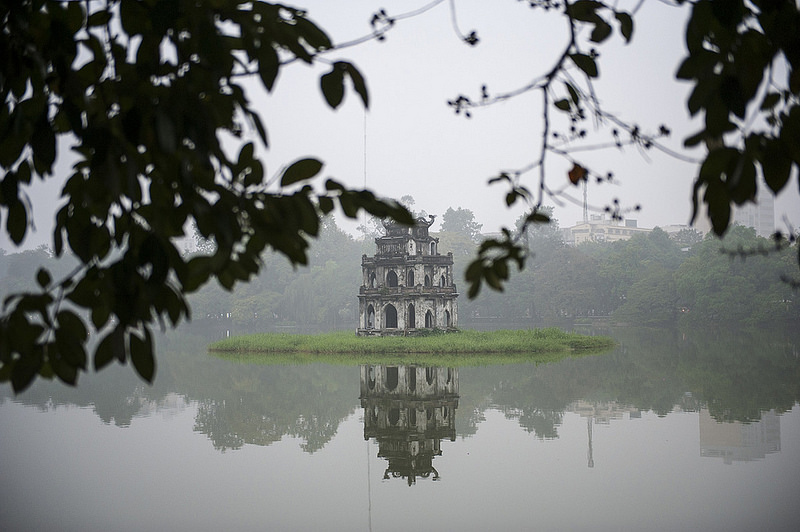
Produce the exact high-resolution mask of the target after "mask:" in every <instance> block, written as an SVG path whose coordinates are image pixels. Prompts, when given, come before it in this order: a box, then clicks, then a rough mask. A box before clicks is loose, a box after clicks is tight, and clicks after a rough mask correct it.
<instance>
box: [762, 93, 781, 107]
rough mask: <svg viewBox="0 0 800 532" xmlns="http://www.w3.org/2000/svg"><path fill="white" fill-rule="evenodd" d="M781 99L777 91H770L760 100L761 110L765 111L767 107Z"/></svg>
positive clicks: (772, 105) (774, 104)
mask: <svg viewBox="0 0 800 532" xmlns="http://www.w3.org/2000/svg"><path fill="white" fill-rule="evenodd" d="M779 101H781V95H780V94H779V93H777V92H770V93H769V94H767V95H766V96H764V99H763V100H762V101H761V110H762V111H766V110H768V109H772V108H773V107H775V106H776V105H778V102H779Z"/></svg>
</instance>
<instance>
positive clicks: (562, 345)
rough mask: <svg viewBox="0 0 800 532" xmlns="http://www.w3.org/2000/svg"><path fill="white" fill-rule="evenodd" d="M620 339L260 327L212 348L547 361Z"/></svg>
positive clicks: (277, 355) (269, 356) (322, 355)
mask: <svg viewBox="0 0 800 532" xmlns="http://www.w3.org/2000/svg"><path fill="white" fill-rule="evenodd" d="M615 345H616V344H615V342H614V340H612V339H611V338H609V337H606V336H585V335H582V334H577V333H570V332H564V331H562V330H561V329H557V328H546V329H530V330H514V331H512V330H502V331H492V332H481V331H458V332H448V333H440V332H431V333H430V334H422V335H418V336H367V337H364V336H356V335H354V334H353V333H352V332H351V331H338V332H331V333H323V334H286V333H260V334H250V335H243V336H234V337H231V338H226V339H224V340H220V341H218V342H215V343H213V344H211V345H210V346H209V351H211V352H213V353H216V354H220V355H225V354H227V355H235V356H236V357H237V358H247V359H249V360H250V361H252V362H256V361H258V360H262V361H264V362H268V361H269V362H271V363H274V362H277V360H276V359H281V360H283V359H285V358H287V357H286V355H289V356H288V358H289V359H291V360H294V361H301V360H303V359H315V360H317V361H326V362H328V361H330V362H334V361H340V362H344V361H347V362H351V363H359V362H361V361H363V360H370V361H373V362H374V361H377V360H379V359H380V360H383V359H384V358H385V359H392V360H398V359H402V360H404V361H406V362H417V363H426V362H428V363H437V364H440V363H443V362H445V361H446V360H447V361H450V362H460V363H464V364H476V363H477V364H479V363H484V362H487V363H488V362H490V361H491V362H493V363H497V362H544V361H552V360H556V359H559V358H562V357H564V356H568V355H574V354H595V353H599V352H601V351H605V350H608V349H610V348H612V347H614V346H615Z"/></svg>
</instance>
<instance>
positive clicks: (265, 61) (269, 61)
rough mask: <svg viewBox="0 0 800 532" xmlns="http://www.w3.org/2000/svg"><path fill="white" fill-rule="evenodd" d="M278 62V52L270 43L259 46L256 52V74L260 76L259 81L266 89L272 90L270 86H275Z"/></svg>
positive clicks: (278, 67)
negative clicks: (257, 52)
mask: <svg viewBox="0 0 800 532" xmlns="http://www.w3.org/2000/svg"><path fill="white" fill-rule="evenodd" d="M280 64H281V63H280V59H279V58H278V53H277V52H276V51H275V49H274V48H273V47H272V43H268V44H266V45H264V46H262V47H261V49H260V50H259V54H258V75H259V76H260V77H261V82H262V83H263V84H264V86H265V87H266V88H267V91H272V87H274V86H275V80H276V79H277V78H278V72H279V71H280Z"/></svg>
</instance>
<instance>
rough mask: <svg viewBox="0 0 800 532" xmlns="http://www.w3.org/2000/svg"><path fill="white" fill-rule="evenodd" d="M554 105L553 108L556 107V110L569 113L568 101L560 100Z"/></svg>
mask: <svg viewBox="0 0 800 532" xmlns="http://www.w3.org/2000/svg"><path fill="white" fill-rule="evenodd" d="M554 105H555V106H556V107H557V108H558V109H560V110H562V111H569V108H570V105H569V100H567V99H566V98H563V99H561V100H558V101H557V102H556V103H555V104H554Z"/></svg>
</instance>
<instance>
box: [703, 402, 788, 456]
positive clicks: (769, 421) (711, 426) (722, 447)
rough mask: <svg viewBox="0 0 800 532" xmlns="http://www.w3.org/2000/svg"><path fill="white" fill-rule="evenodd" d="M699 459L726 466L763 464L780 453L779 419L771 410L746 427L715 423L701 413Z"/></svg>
mask: <svg viewBox="0 0 800 532" xmlns="http://www.w3.org/2000/svg"><path fill="white" fill-rule="evenodd" d="M699 418H700V456H704V457H710V458H722V460H723V462H724V463H725V464H728V465H730V464H732V463H733V462H750V461H752V460H762V459H764V458H765V457H766V456H767V455H768V454H771V453H777V452H780V450H781V418H780V416H778V415H777V414H776V413H775V411H774V410H770V411H769V412H763V413H762V414H761V419H759V420H758V421H752V422H749V423H743V422H741V421H729V422H722V423H720V422H718V421H716V420H715V419H714V418H713V417H711V413H710V412H709V410H708V409H707V408H703V409H702V410H700V416H699Z"/></svg>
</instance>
